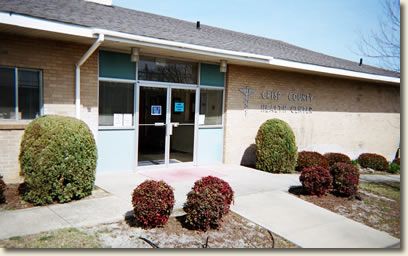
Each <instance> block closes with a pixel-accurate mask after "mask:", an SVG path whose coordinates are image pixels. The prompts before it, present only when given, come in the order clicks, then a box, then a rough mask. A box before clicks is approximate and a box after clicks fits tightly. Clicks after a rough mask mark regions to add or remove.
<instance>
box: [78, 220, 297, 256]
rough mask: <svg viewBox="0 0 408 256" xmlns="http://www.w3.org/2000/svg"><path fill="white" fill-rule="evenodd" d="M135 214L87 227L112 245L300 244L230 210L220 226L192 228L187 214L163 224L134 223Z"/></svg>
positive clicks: (219, 245)
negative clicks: (142, 225) (143, 225)
mask: <svg viewBox="0 0 408 256" xmlns="http://www.w3.org/2000/svg"><path fill="white" fill-rule="evenodd" d="M132 218H133V217H132V216H128V217H127V219H126V220H124V221H121V222H116V223H111V224H102V225H98V226H93V227H87V228H83V229H84V230H85V232H87V233H88V234H91V235H96V237H98V239H99V241H100V243H101V244H102V245H103V246H104V247H111V248H152V247H153V248H154V247H155V246H157V247H159V248H272V247H273V248H297V246H296V245H294V244H293V243H291V242H289V241H287V240H285V239H283V238H282V237H280V236H278V235H276V234H273V233H270V232H269V231H268V230H266V229H264V228H262V227H260V226H258V225H256V224H255V223H252V222H250V221H248V220H246V219H245V218H243V217H241V216H239V215H237V214H235V213H233V212H230V213H229V214H228V215H226V216H225V217H224V219H223V223H222V225H221V227H219V229H217V230H208V231H207V232H200V231H195V230H190V229H188V228H187V227H186V226H185V225H184V224H183V216H181V217H171V218H170V219H169V221H168V222H167V224H166V225H165V226H164V227H162V228H153V229H148V230H144V229H142V228H140V227H137V226H134V225H135V224H134V220H132Z"/></svg>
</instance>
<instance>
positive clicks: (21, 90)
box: [18, 69, 40, 119]
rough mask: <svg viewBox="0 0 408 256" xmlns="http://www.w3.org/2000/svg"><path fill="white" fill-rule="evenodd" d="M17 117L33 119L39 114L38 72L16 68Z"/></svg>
mask: <svg viewBox="0 0 408 256" xmlns="http://www.w3.org/2000/svg"><path fill="white" fill-rule="evenodd" d="M18 111H19V119H34V118H36V117H38V116H39V115H40V72H39V71H32V70H21V69H19V70H18Z"/></svg>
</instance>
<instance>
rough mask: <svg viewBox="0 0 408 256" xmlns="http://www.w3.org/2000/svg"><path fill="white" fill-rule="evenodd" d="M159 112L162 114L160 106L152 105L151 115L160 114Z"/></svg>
mask: <svg viewBox="0 0 408 256" xmlns="http://www.w3.org/2000/svg"><path fill="white" fill-rule="evenodd" d="M161 114H162V107H161V106H160V105H152V107H151V115H152V116H161Z"/></svg>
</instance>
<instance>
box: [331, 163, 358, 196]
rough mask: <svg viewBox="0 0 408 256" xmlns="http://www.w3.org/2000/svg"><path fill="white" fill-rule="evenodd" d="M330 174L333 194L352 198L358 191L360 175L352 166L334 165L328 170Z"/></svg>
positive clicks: (345, 164) (344, 164)
mask: <svg viewBox="0 0 408 256" xmlns="http://www.w3.org/2000/svg"><path fill="white" fill-rule="evenodd" d="M330 174H331V175H332V177H333V189H334V192H336V193H337V194H339V195H341V196H352V195H355V194H356V193H357V191H358V184H359V181H360V173H359V171H358V169H357V167H355V166H354V165H352V164H347V163H340V162H339V163H335V164H334V165H333V166H332V167H331V168H330Z"/></svg>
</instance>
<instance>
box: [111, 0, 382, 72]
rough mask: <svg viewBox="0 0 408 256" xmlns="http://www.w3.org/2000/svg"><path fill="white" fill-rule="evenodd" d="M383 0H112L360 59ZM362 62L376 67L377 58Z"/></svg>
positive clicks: (140, 8) (339, 55)
mask: <svg viewBox="0 0 408 256" xmlns="http://www.w3.org/2000/svg"><path fill="white" fill-rule="evenodd" d="M381 1H384V0H113V4H114V5H118V6H122V7H126V8H131V9H136V10H140V11H145V12H150V13H155V14H160V15H164V16H170V17H174V18H178V19H182V20H188V21H192V22H196V21H200V22H201V24H206V25H211V26H216V27H222V28H226V29H231V30H234V31H239V32H244V33H249V34H253V35H259V36H264V37H268V38H272V39H276V40H282V41H285V42H287V43H290V44H294V45H296V46H299V47H303V48H307V49H310V50H313V51H317V52H321V53H324V54H328V55H331V56H335V57H339V58H343V59H348V60H351V61H355V62H358V61H359V60H360V58H361V57H363V56H361V55H360V54H358V43H359V41H360V39H361V35H362V34H369V33H370V31H373V30H374V31H375V30H377V29H378V26H379V19H381V17H382V16H383V7H382V4H381ZM363 58H364V63H365V64H370V65H375V66H378V65H379V63H378V61H377V60H370V59H368V58H365V57H363Z"/></svg>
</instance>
